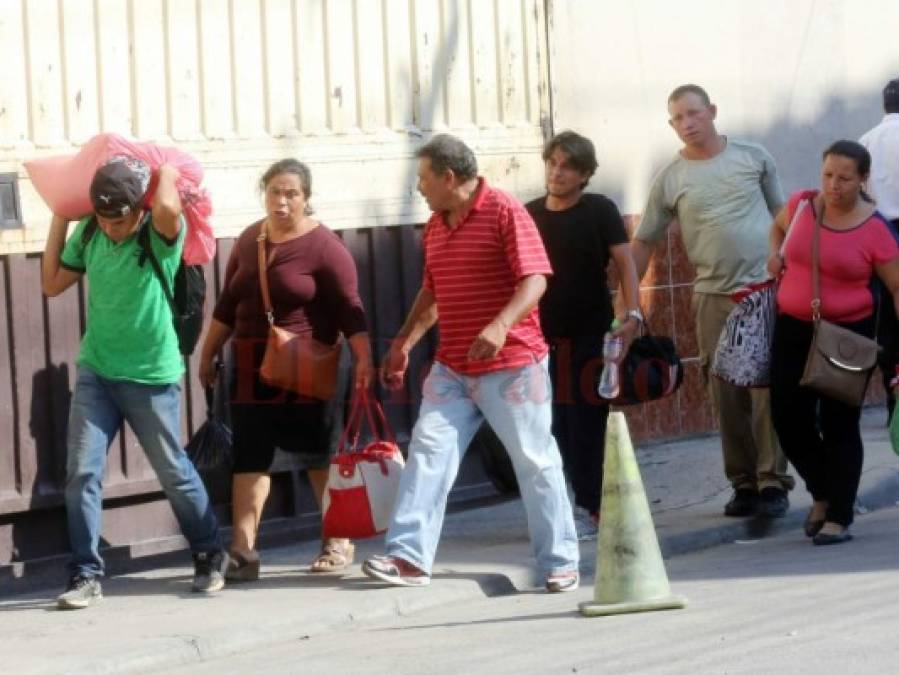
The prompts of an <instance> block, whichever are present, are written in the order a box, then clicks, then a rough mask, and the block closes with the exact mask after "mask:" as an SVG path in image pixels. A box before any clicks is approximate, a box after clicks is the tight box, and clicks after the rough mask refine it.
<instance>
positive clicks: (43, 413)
mask: <svg viewBox="0 0 899 675" xmlns="http://www.w3.org/2000/svg"><path fill="white" fill-rule="evenodd" d="M9 263H10V266H9V294H8V295H7V301H8V302H9V305H10V315H11V317H12V331H11V332H12V355H11V361H12V368H13V372H14V376H13V379H14V386H15V389H14V392H15V401H16V405H15V411H14V418H15V422H14V424H15V436H16V438H17V439H18V443H17V444H16V453H17V469H18V471H17V481H18V489H19V491H20V492H21V493H22V494H23V496H27V495H31V494H33V493H34V492H35V491H37V490H38V485H37V481H38V448H39V447H40V448H46V446H47V445H48V444H52V443H53V436H52V433H48V430H50V428H51V427H50V419H51V415H50V406H49V401H50V390H49V386H48V383H47V381H46V379H45V378H40V377H36V376H37V375H38V374H39V373H40V372H41V371H43V370H44V369H45V368H46V365H47V362H46V352H45V342H44V304H43V295H42V291H41V270H40V258H38V257H32V256H23V255H14V256H10V258H9Z"/></svg>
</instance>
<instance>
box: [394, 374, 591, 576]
mask: <svg viewBox="0 0 899 675" xmlns="http://www.w3.org/2000/svg"><path fill="white" fill-rule="evenodd" d="M547 362H548V358H544V359H543V360H542V361H540V362H539V363H533V364H529V365H527V366H523V367H521V368H510V369H505V370H500V371H496V372H492V373H488V374H485V375H477V376H466V375H462V374H459V373H457V372H455V371H453V370H452V369H450V368H448V367H447V366H445V365H443V364H441V363H435V364H434V366H433V367H432V368H431V372H430V373H429V374H428V377H427V379H426V380H425V382H424V387H423V391H422V403H421V411H420V412H419V416H418V421H417V422H416V424H415V428H414V429H413V431H412V440H411V441H410V443H409V458H408V461H407V464H406V468H405V469H404V470H403V473H402V476H401V478H400V486H399V494H398V495H397V501H396V504H395V505H394V510H393V515H392V518H391V521H390V526H389V528H388V530H387V553H388V555H392V556H397V557H400V558H403V559H404V560H406V561H408V562H411V563H413V564H414V565H415V566H417V567H419V568H420V569H422V570H423V571H425V572H426V573H428V574H430V573H431V568H432V566H433V563H434V555H435V553H436V551H437V544H438V542H439V538H440V531H441V529H442V527H443V517H444V513H445V511H446V500H447V495H448V494H449V491H450V488H451V487H452V485H453V482H454V481H455V479H456V474H457V473H458V470H459V464H460V462H461V461H462V457H463V456H464V454H465V451H466V449H467V448H468V445H469V443H470V442H471V439H472V437H473V436H474V434H475V433H476V432H477V430H478V428H479V427H480V426H481V423H482V422H483V421H484V420H485V419H486V421H487V422H488V423H489V424H490V426H491V427H492V428H493V431H494V432H496V435H497V436H498V437H499V439H500V440H501V441H502V443H503V445H505V447H506V450H507V451H508V453H509V457H510V458H511V460H512V465H513V467H514V469H515V474H516V476H517V478H518V484H519V486H520V489H521V498H522V501H523V502H524V507H525V511H526V513H527V520H528V530H529V532H530V538H531V548H532V551H533V554H534V556H535V558H536V560H537V568H538V572H539V573H540V574H541V575H543V576H545V575H547V574H549V573H550V572H556V571H569V570H577V568H578V556H579V552H578V544H577V535H576V533H575V529H574V520H573V518H572V513H571V504H570V502H569V501H568V493H567V491H566V488H565V478H564V476H563V473H562V459H561V457H560V456H559V449H558V446H557V445H556V441H555V439H554V438H553V436H552V433H551V425H552V408H551V399H552V387H551V386H550V383H549V374H548V370H547Z"/></svg>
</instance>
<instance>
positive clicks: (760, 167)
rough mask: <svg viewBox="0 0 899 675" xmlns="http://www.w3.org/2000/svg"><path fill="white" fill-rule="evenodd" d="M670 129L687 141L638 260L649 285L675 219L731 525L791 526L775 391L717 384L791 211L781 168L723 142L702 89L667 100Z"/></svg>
mask: <svg viewBox="0 0 899 675" xmlns="http://www.w3.org/2000/svg"><path fill="white" fill-rule="evenodd" d="M668 112H669V114H670V120H669V124H670V125H671V127H672V128H673V129H674V131H675V132H676V133H677V135H678V137H679V138H680V139H681V141H683V143H684V147H683V148H681V150H680V151H679V153H678V154H677V156H676V157H675V158H674V159H672V160H671V161H670V162H669V163H668V164H667V165H666V166H665V167H664V168H663V169H662V171H661V172H660V173H659V174H658V175H657V176H656V178H655V180H654V182H653V185H652V189H651V191H650V195H649V200H648V202H647V205H646V209H645V210H644V213H643V219H642V221H641V223H640V225H639V227H638V228H637V231H636V232H635V233H634V241H633V242H632V244H631V250H632V252H633V255H634V260H635V263H636V267H637V273H638V275H639V276H640V277H641V278H642V277H643V275H644V274H645V273H646V269H647V267H648V263H649V258H650V255H651V252H652V245H653V244H654V242H656V241H658V240H659V239H660V238H661V237H662V236H663V235H664V234H665V233H666V231H667V229H668V226H669V224H670V223H671V221H672V220H674V219H675V218H676V219H677V220H678V222H679V223H680V229H681V236H682V237H683V242H684V247H685V248H686V251H687V257H688V258H689V260H690V262H691V263H692V264H693V265H694V266H695V267H696V280H695V282H694V288H693V298H692V307H693V313H694V318H695V322H696V337H697V341H698V345H699V358H700V363H701V366H702V374H703V377H704V379H705V381H706V384H707V387H708V390H709V395H710V397H711V398H712V401H713V403H714V404H715V407H716V410H717V414H718V423H719V429H720V432H721V446H722V452H723V455H724V471H725V474H726V475H727V478H728V480H729V481H730V482H731V484H732V486H733V488H734V494H733V496H732V498H731V500H730V501H729V502H728V503H727V505H726V506H725V509H724V512H725V514H727V515H730V516H748V515H755V514H758V515H762V516H767V517H781V516H783V515H784V514H785V513H786V511H787V508H788V507H789V502H788V500H787V494H786V493H787V490H789V489H790V488H792V486H793V479H792V477H790V476H789V475H787V474H786V470H787V464H786V459H785V458H784V455H783V453H782V452H781V450H780V446H779V445H778V442H777V436H776V435H775V432H774V427H773V425H772V423H771V409H770V402H769V397H768V390H767V389H748V388H743V387H737V386H734V385H732V384H729V383H726V382H724V381H722V380H719V379H718V378H710V377H709V368H710V366H711V363H710V361H711V359H712V357H713V356H714V353H715V348H716V346H717V344H718V337H719V336H720V334H721V330H722V328H723V326H724V322H725V320H726V319H727V316H728V315H729V314H730V312H731V310H732V309H733V308H734V303H733V301H732V300H731V297H730V294H731V293H732V292H733V291H734V290H736V289H737V288H739V287H740V286H744V285H746V284H749V283H753V282H758V281H762V280H764V279H765V278H766V277H767V271H766V268H765V264H766V261H767V257H768V232H769V230H770V227H771V222H772V220H773V217H774V215H775V214H776V213H777V212H778V211H779V210H780V209H781V207H782V206H783V203H784V197H783V192H782V191H781V188H780V183H779V181H778V179H777V169H776V167H775V165H774V159H773V158H772V157H771V155H770V154H769V153H768V151H767V150H765V149H764V148H763V147H762V146H760V145H758V144H755V143H749V142H745V141H738V140H734V139H730V138H727V137H725V136H721V135H719V134H718V132H717V130H716V128H715V116H716V114H717V109H716V107H715V106H714V105H713V104H712V103H711V101H710V100H709V97H708V94H707V93H706V92H705V91H704V90H703V89H702V88H701V87H698V86H696V85H684V86H681V87H678V88H677V89H675V90H674V92H672V94H671V96H670V97H669V98H668Z"/></svg>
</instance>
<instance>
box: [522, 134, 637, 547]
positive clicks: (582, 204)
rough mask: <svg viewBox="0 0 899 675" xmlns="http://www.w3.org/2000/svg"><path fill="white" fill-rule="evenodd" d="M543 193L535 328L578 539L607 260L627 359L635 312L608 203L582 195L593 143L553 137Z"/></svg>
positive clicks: (591, 514) (594, 518) (616, 221)
mask: <svg viewBox="0 0 899 675" xmlns="http://www.w3.org/2000/svg"><path fill="white" fill-rule="evenodd" d="M543 159H544V161H545V163H546V196H545V197H541V198H539V199H535V200H534V201H532V202H530V203H529V204H527V205H526V208H527V210H528V211H529V212H530V214H531V216H532V217H533V218H534V221H535V222H536V223H537V227H538V229H539V230H540V235H541V237H542V238H543V244H544V246H545V247H546V252H547V254H548V255H549V260H550V263H552V268H553V276H552V277H551V278H550V279H549V287H548V288H547V291H546V293H545V294H544V295H543V298H542V299H541V300H540V323H541V325H542V327H543V332H544V334H545V335H546V338H547V341H548V342H549V343H550V349H551V351H550V377H551V378H552V385H553V394H554V398H553V434H554V435H555V437H556V441H557V442H558V444H559V449H560V450H561V451H562V459H563V461H564V464H565V471H566V473H567V474H568V477H569V479H570V480H571V484H572V489H573V490H574V503H575V524H576V525H577V529H578V537H579V538H580V539H582V540H583V539H591V538H593V537H595V536H596V532H597V524H598V521H599V503H600V498H601V495H602V465H603V453H604V449H605V432H606V420H607V419H608V415H609V406H608V404H607V403H606V402H605V401H604V400H603V399H601V398H600V397H599V396H598V395H597V394H596V388H595V385H594V382H595V379H596V378H595V376H596V374H597V371H598V369H599V368H601V367H602V342H603V335H604V334H605V333H606V331H609V330H611V324H612V318H613V315H614V309H613V306H612V299H611V295H610V293H609V286H608V282H607V278H606V267H607V266H608V262H609V259H610V258H611V259H612V260H613V261H614V263H615V266H616V268H617V272H618V278H619V279H620V282H621V291H622V294H623V296H624V303H623V304H624V306H625V307H626V308H627V311H626V312H625V313H624V314H623V316H621V317H619V325H618V328H616V329H615V331H614V332H615V334H617V335H618V336H620V337H621V338H622V342H623V346H622V351H621V354H622V356H623V355H624V354H626V353H627V350H628V347H629V345H630V343H631V341H632V340H633V339H634V337H635V335H636V333H637V330H638V328H639V326H640V324H641V323H642V322H643V315H642V314H641V312H640V309H639V307H640V303H639V292H638V286H637V273H636V270H635V268H634V263H633V260H632V258H631V254H630V244H629V243H628V236H627V231H626V230H625V228H624V222H623V221H622V219H621V214H620V213H619V212H618V208H617V207H616V206H615V204H614V203H613V202H612V201H611V200H610V199H608V198H606V197H604V196H603V195H599V194H588V193H585V192H584V188H585V187H586V186H587V183H588V182H589V180H590V177H591V176H592V175H593V174H594V173H595V172H596V167H597V163H596V153H595V150H594V148H593V143H592V142H590V140H589V139H588V138H585V137H583V136H581V135H579V134H576V133H574V132H573V131H563V132H562V133H560V134H558V135H556V136H555V137H554V138H553V139H552V140H551V141H550V142H549V144H548V145H547V147H546V150H545V151H544V153H543Z"/></svg>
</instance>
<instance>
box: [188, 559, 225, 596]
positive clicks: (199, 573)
mask: <svg viewBox="0 0 899 675" xmlns="http://www.w3.org/2000/svg"><path fill="white" fill-rule="evenodd" d="M227 568H228V554H227V553H225V552H224V551H215V552H213V553H194V584H193V589H194V591H195V592H197V593H215V592H216V591H220V590H222V589H223V588H224V587H225V570H226V569H227Z"/></svg>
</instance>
